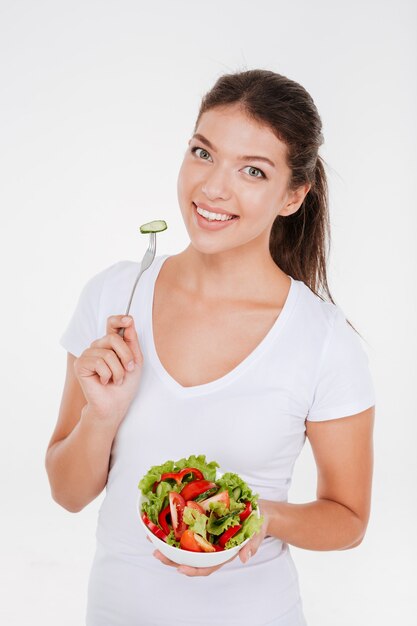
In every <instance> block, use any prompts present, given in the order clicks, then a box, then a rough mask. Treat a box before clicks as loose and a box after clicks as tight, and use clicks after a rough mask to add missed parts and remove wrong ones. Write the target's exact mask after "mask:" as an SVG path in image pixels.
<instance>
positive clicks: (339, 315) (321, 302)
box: [295, 280, 346, 330]
mask: <svg viewBox="0 0 417 626" xmlns="http://www.w3.org/2000/svg"><path fill="white" fill-rule="evenodd" d="M295 282H296V284H297V287H298V290H299V298H298V299H299V307H298V311H299V315H300V316H301V317H302V318H303V320H304V323H305V324H306V325H307V327H310V328H311V326H316V327H317V326H321V327H323V329H325V330H330V329H331V328H332V327H333V326H334V325H335V323H336V322H337V321H338V320H346V316H345V314H344V312H343V310H342V309H341V308H340V306H339V305H337V304H335V303H333V302H329V301H328V300H325V299H323V298H322V297H320V296H319V295H317V294H316V293H315V292H314V291H312V289H310V287H308V285H306V284H305V283H304V282H303V281H301V280H296V281H295Z"/></svg>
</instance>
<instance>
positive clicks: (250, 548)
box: [239, 531, 265, 563]
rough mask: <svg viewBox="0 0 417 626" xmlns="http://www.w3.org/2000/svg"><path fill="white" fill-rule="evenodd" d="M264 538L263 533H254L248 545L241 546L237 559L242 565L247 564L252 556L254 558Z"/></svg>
mask: <svg viewBox="0 0 417 626" xmlns="http://www.w3.org/2000/svg"><path fill="white" fill-rule="evenodd" d="M264 537H265V531H262V532H258V533H256V534H255V535H254V536H253V537H252V539H251V540H250V541H248V543H247V544H246V545H245V546H243V548H242V549H241V550H239V558H240V560H241V561H242V563H247V562H248V561H249V559H250V558H251V557H252V556H255V554H256V553H257V551H258V548H259V546H260V545H261V543H262V541H263V539H264Z"/></svg>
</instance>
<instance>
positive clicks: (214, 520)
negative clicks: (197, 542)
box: [207, 511, 240, 535]
mask: <svg viewBox="0 0 417 626" xmlns="http://www.w3.org/2000/svg"><path fill="white" fill-rule="evenodd" d="M237 524H240V519H239V513H238V512H237V511H236V512H234V513H227V514H226V515H223V516H222V517H216V514H215V512H214V511H212V512H211V513H210V517H209V519H208V524H207V530H208V532H209V533H210V534H211V535H221V534H222V533H223V532H224V531H225V530H227V529H228V528H230V527H231V526H237ZM239 532H240V531H239Z"/></svg>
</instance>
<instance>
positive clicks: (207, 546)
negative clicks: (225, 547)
mask: <svg viewBox="0 0 417 626" xmlns="http://www.w3.org/2000/svg"><path fill="white" fill-rule="evenodd" d="M194 539H195V540H196V542H197V543H198V545H199V546H200V548H201V549H202V551H203V552H216V548H215V547H214V546H213V544H212V543H210V542H209V541H206V540H205V539H204V537H201V535H197V533H194Z"/></svg>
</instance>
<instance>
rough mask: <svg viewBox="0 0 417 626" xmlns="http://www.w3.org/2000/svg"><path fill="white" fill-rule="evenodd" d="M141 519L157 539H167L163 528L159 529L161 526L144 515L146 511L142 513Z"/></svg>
mask: <svg viewBox="0 0 417 626" xmlns="http://www.w3.org/2000/svg"><path fill="white" fill-rule="evenodd" d="M142 519H143V521H144V522H145V525H146V526H147V527H148V528H149V530H150V531H151V532H152V533H153V534H154V535H156V536H157V537H158V539H162V541H166V540H167V536H166V534H165V533H164V531H163V530H161V528H159V526H157V525H156V524H154V523H153V522H152V521H151V520H150V519H149V517H148V516H147V515H146V513H143V514H142Z"/></svg>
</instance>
